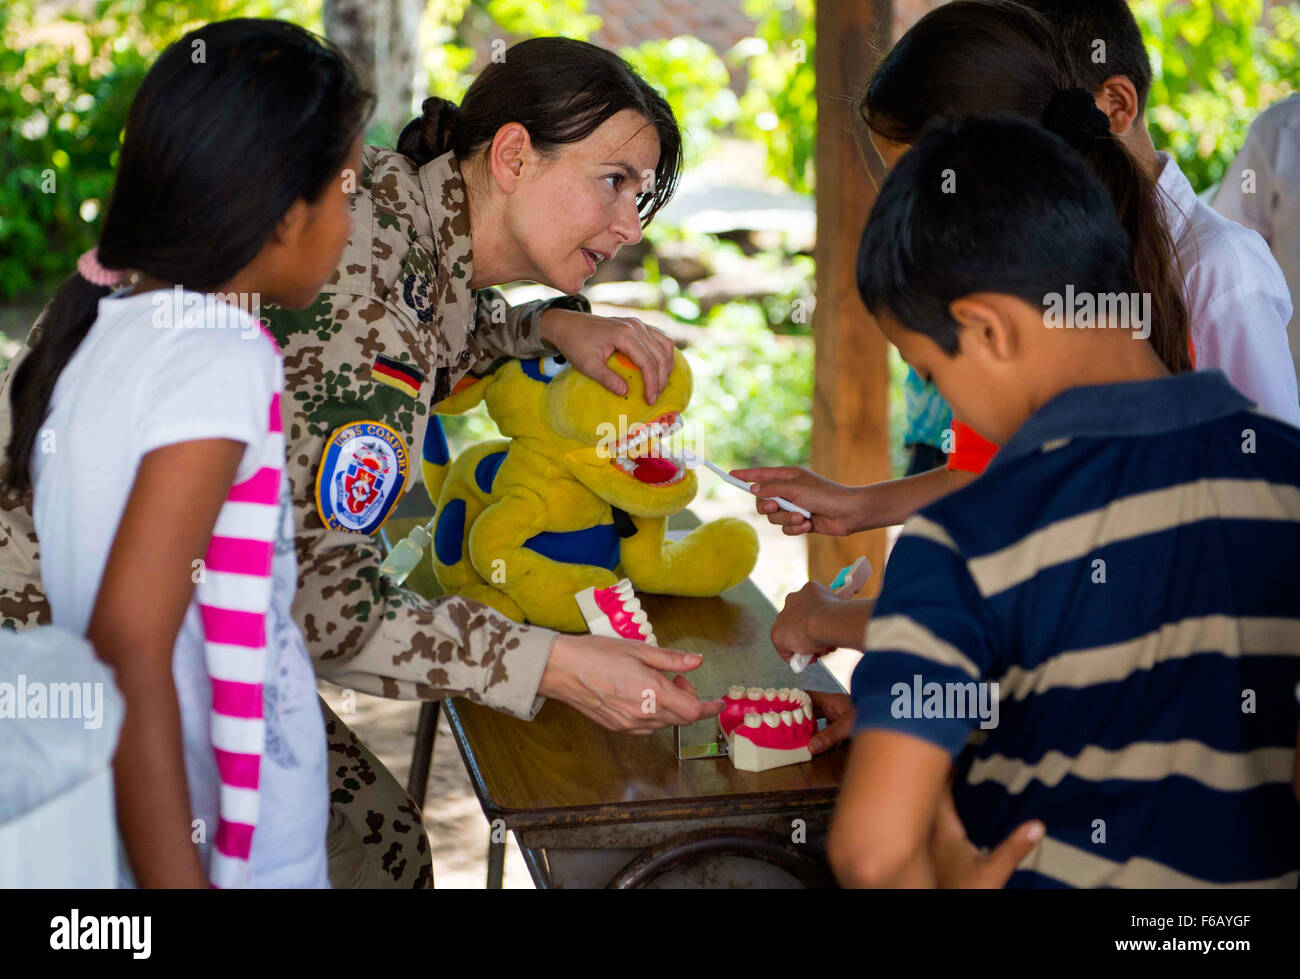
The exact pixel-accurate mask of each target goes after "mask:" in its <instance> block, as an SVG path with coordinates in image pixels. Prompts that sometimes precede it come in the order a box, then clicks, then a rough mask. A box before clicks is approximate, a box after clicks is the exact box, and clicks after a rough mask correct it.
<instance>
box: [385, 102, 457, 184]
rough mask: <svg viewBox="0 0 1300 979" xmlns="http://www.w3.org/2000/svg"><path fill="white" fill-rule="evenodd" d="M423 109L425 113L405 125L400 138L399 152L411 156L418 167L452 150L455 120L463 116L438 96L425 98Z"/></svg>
mask: <svg viewBox="0 0 1300 979" xmlns="http://www.w3.org/2000/svg"><path fill="white" fill-rule="evenodd" d="M420 110H421V113H422V114H421V115H420V116H419V117H418V118H416V119H412V120H411V121H410V122H408V123H407V124H406V125H405V126H403V127H402V134H401V135H400V136H398V137H397V152H399V153H401V154H402V155H403V156H405V157H408V158H409V159H410V160H411V162H412V163H414V164H415V165H416V166H417V167H422V166H424V165H425V164H426V163H428V162H429V161H430V160H434V159H437V158H438V157H440V156H442V155H443V154H444V153H446V152H448V151H449V150H450V149H451V148H452V142H453V140H454V138H455V132H456V118H457V116H459V115H460V109H459V108H458V107H457V105H456V103H455V102H448V101H447V100H446V99H440V98H436V97H431V98H427V99H425V100H424V102H422V103H421V105H420Z"/></svg>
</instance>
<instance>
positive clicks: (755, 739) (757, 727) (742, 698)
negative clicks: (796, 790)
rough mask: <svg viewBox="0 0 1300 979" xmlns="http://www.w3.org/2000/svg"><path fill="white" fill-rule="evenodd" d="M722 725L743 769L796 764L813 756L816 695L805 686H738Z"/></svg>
mask: <svg viewBox="0 0 1300 979" xmlns="http://www.w3.org/2000/svg"><path fill="white" fill-rule="evenodd" d="M722 699H723V700H725V701H726V704H727V706H726V707H725V708H723V711H722V713H721V714H719V715H718V726H719V727H720V728H721V729H722V733H723V734H724V735H725V736H726V738H727V746H728V753H729V754H730V756H731V761H732V764H734V765H735V766H736V768H738V769H740V770H741V771H742V772H765V771H767V770H768V769H769V768H780V767H781V766H782V765H795V764H798V763H799V762H801V761H808V760H809V759H811V758H812V752H810V751H809V750H808V740H809V738H811V737H812V736H813V733H814V732H815V731H816V730H817V722H816V721H815V720H813V713H812V698H810V697H809V696H808V694H807V693H805V692H804V691H802V690H794V689H790V688H787V687H782V688H781V689H780V690H777V689H776V688H775V687H768V688H767V689H766V690H764V689H763V688H762V687H749V688H748V689H746V688H745V687H743V686H735V687H732V688H731V689H730V690H728V691H727V693H726V696H724V697H723V698H722Z"/></svg>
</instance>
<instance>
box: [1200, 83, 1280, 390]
mask: <svg viewBox="0 0 1300 979" xmlns="http://www.w3.org/2000/svg"><path fill="white" fill-rule="evenodd" d="M1214 209H1215V210H1216V211H1218V212H1219V213H1220V214H1222V215H1223V216H1224V217H1225V218H1228V219H1229V220H1232V221H1236V222H1237V223H1238V224H1242V225H1245V226H1246V227H1247V228H1250V229H1251V230H1252V231H1258V232H1259V233H1260V234H1261V235H1262V236H1263V238H1264V240H1265V241H1266V242H1268V245H1269V247H1270V248H1271V249H1272V250H1273V257H1274V258H1276V259H1277V262H1278V265H1280V266H1281V267H1282V274H1283V275H1285V276H1286V284H1287V286H1288V288H1290V290H1291V302H1292V305H1294V304H1295V302H1296V297H1298V296H1300V95H1293V96H1291V97H1290V98H1289V99H1283V100H1282V101H1281V102H1278V103H1276V104H1274V105H1272V106H1270V107H1269V108H1268V109H1265V110H1264V111H1263V112H1262V113H1260V115H1259V117H1258V118H1257V119H1256V120H1255V122H1254V123H1253V124H1252V125H1251V127H1250V132H1249V133H1248V134H1247V135H1246V143H1245V145H1244V146H1242V148H1241V152H1240V153H1238V154H1237V158H1236V159H1235V160H1234V161H1233V163H1232V166H1231V167H1230V168H1229V170H1228V175H1227V177H1225V178H1224V180H1223V186H1222V187H1221V188H1220V189H1219V195H1218V196H1217V197H1216V198H1215V199H1214ZM1287 335H1288V337H1289V339H1290V343H1291V361H1292V366H1293V367H1294V368H1295V372H1296V377H1297V379H1300V315H1297V314H1295V313H1294V312H1293V313H1292V316H1291V322H1290V324H1289V325H1288V326H1287Z"/></svg>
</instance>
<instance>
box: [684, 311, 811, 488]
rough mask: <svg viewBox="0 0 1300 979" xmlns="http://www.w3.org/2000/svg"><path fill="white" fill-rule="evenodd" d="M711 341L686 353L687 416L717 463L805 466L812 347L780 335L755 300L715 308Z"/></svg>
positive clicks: (804, 340) (808, 342)
mask: <svg viewBox="0 0 1300 979" xmlns="http://www.w3.org/2000/svg"><path fill="white" fill-rule="evenodd" d="M709 334H710V336H709V340H708V342H707V343H704V344H700V345H698V346H693V347H691V348H690V349H689V350H687V352H686V353H687V357H688V359H689V360H690V362H691V370H692V372H693V374H694V377H695V393H694V394H693V395H692V397H691V406H690V408H689V409H688V410H687V413H686V415H685V416H684V420H685V421H686V423H687V425H688V431H689V432H690V433H692V435H693V436H694V438H695V440H696V444H695V445H694V446H693V447H694V448H696V449H698V450H699V451H700V452H702V453H704V454H705V455H706V456H708V458H709V459H710V460H711V461H713V462H716V463H717V464H718V465H720V466H723V467H724V468H725V467H734V466H752V465H772V466H777V465H802V464H804V463H806V462H807V461H808V452H809V447H810V444H811V438H812V394H813V348H812V342H811V340H809V339H808V338H806V337H776V336H774V335H773V334H772V331H771V330H769V329H768V327H767V323H766V321H765V317H764V315H763V312H762V310H761V308H760V307H759V306H757V305H756V304H754V303H728V304H726V305H724V306H719V307H717V308H716V309H714V310H712V311H711V314H710V317H709Z"/></svg>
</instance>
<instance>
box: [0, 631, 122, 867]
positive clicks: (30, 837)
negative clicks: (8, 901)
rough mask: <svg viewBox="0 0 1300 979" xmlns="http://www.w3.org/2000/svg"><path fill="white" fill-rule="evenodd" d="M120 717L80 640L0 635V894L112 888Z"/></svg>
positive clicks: (102, 667) (113, 690) (108, 684)
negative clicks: (2, 890) (32, 889)
mask: <svg viewBox="0 0 1300 979" xmlns="http://www.w3.org/2000/svg"><path fill="white" fill-rule="evenodd" d="M122 712H123V704H122V696H121V694H119V693H118V691H117V687H116V686H115V685H114V683H113V671H112V670H110V669H109V668H108V666H107V664H105V663H103V662H102V661H100V660H99V659H97V658H96V656H95V651H94V650H93V649H91V647H90V644H89V643H88V642H86V641H85V640H84V639H79V638H78V637H76V636H74V635H72V634H71V633H68V632H66V631H65V630H63V629H59V628H57V627H55V626H46V627H44V628H40V629H31V630H29V631H27V632H24V633H22V634H15V633H12V632H9V631H7V630H3V629H0V888H12V887H77V888H84V887H116V886H117V824H116V822H115V820H114V814H113V778H112V763H113V752H114V750H115V749H116V747H117V735H118V731H119V730H120V729H121V727H122Z"/></svg>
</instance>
